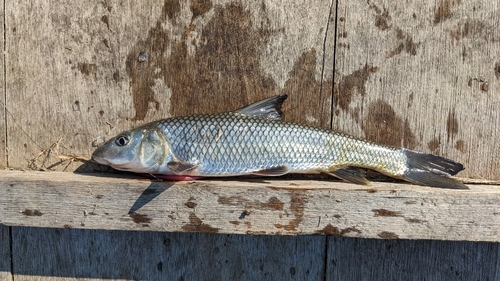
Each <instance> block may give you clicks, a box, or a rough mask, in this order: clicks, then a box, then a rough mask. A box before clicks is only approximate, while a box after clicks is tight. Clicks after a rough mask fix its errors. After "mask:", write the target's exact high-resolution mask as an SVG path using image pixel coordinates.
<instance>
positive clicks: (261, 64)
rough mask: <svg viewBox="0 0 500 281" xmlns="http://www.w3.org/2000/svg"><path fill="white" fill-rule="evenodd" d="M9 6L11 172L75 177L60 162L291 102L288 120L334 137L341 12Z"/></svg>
mask: <svg viewBox="0 0 500 281" xmlns="http://www.w3.org/2000/svg"><path fill="white" fill-rule="evenodd" d="M6 5H7V9H8V10H9V11H11V12H10V13H9V14H8V17H7V21H6V24H7V25H8V26H12V27H15V28H10V29H8V30H7V33H6V36H7V38H8V40H7V54H8V57H9V60H8V61H7V63H8V67H7V70H8V71H7V74H8V79H9V80H8V81H7V96H8V100H9V103H10V104H12V108H11V112H12V114H13V116H14V117H15V118H16V120H17V121H18V123H19V124H20V127H21V128H22V130H21V128H19V127H18V126H11V124H10V123H9V134H8V138H9V140H10V145H9V147H8V153H9V157H10V159H11V161H10V162H9V165H10V167H12V168H16V169H26V168H28V167H29V168H32V169H51V170H67V171H72V170H75V169H76V168H78V167H79V165H78V164H79V163H78V162H71V160H69V159H67V158H65V159H63V160H64V161H62V160H61V159H60V158H59V156H64V155H78V156H84V157H89V156H90V154H91V152H92V151H93V150H94V147H92V142H93V141H94V140H97V139H101V138H109V137H110V136H113V135H116V134H118V133H119V132H121V131H123V130H125V129H129V128H130V127H134V126H137V125H140V124H142V123H144V122H147V121H152V120H156V119H161V118H165V117H168V116H172V115H185V114H193V113H200V112H218V111H223V110H234V109H236V108H238V107H241V106H243V105H245V104H247V103H250V102H253V101H256V100H258V99H260V98H264V97H269V96H271V95H275V94H278V93H281V92H286V93H288V94H289V95H290V101H289V103H288V105H286V106H287V114H286V115H287V118H288V120H297V121H298V120H302V121H304V122H306V123H311V124H316V125H320V126H326V127H329V126H330V111H331V87H332V84H333V78H332V76H333V68H332V65H333V47H334V44H333V42H332V41H333V37H332V34H333V33H334V27H333V23H332V22H331V19H332V18H334V17H332V13H333V10H332V9H333V6H332V1H331V0H322V1H316V2H315V4H314V5H310V3H309V2H308V1H295V2H290V3H288V2H281V3H279V5H277V3H273V2H270V3H268V4H262V3H261V2H254V1H238V0H235V1H229V2H228V1H212V2H211V1H206V2H204V1H202V2H197V1H193V3H191V4H186V5H184V4H183V5H181V4H180V3H179V2H177V1H161V0H156V1H141V2H138V3H136V2H132V1H106V2H105V3H104V4H103V3H101V2H95V1H80V2H78V3H70V2H64V1H57V0H52V1H44V2H39V3H24V2H21V3H17V2H16V3H14V2H8V3H6ZM89 11H92V12H89ZM26 34H29V36H26ZM140 54H144V56H142V55H141V58H139V55H140ZM143 57H144V60H143ZM27 100H29V101H30V102H29V103H26V102H25V101H27ZM27 112H29V114H27ZM23 131H25V132H26V133H24V132H23ZM30 138H31V139H30Z"/></svg>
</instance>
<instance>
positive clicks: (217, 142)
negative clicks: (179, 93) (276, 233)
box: [154, 112, 406, 176]
mask: <svg viewBox="0 0 500 281" xmlns="http://www.w3.org/2000/svg"><path fill="white" fill-rule="evenodd" d="M154 126H158V128H159V130H160V131H161V132H162V133H163V134H164V135H165V138H166V140H167V142H168V143H169V145H170V149H171V153H172V156H173V157H175V158H177V159H181V160H183V161H188V162H194V163H202V165H200V166H199V167H198V168H197V171H198V174H197V175H199V176H210V175H213V174H218V175H221V176H232V175H238V174H242V173H244V174H248V173H252V172H254V171H261V170H266V169H270V168H275V167H280V166H283V165H284V166H287V167H288V168H289V169H290V172H295V173H304V172H315V171H316V172H319V171H334V170H335V169H336V168H339V167H345V166H350V165H354V166H360V167H366V168H375V169H377V168H379V167H380V166H381V165H382V164H381V163H386V162H387V163H390V164H391V165H390V167H388V169H390V170H389V172H390V173H392V174H402V173H403V172H404V169H405V167H406V159H405V157H404V155H403V154H402V153H397V151H396V149H392V148H383V149H380V148H379V149H372V147H373V146H374V144H372V143H369V142H367V141H362V140H359V139H355V138H352V137H349V136H346V135H344V134H338V133H335V132H333V131H331V130H325V129H321V128H316V127H311V126H307V125H301V124H294V123H283V122H281V121H277V120H269V119H263V118H260V117H254V116H251V115H250V116H249V115H244V114H239V113H235V112H228V113H221V114H214V115H194V116H187V117H179V118H170V119H166V120H162V121H159V122H158V123H157V124H155V125H154ZM369 151H371V153H370V152H369ZM363 155H364V156H365V157H362V156H363ZM370 159H376V161H371V160H370ZM167 164H168V163H163V166H165V165H167ZM386 166H387V165H386Z"/></svg>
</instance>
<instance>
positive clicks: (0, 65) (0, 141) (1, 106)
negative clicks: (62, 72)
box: [0, 0, 7, 169]
mask: <svg viewBox="0 0 500 281" xmlns="http://www.w3.org/2000/svg"><path fill="white" fill-rule="evenodd" d="M0 19H2V23H3V22H4V19H5V13H4V0H0ZM0 34H1V36H0V46H1V47H2V50H3V51H5V50H4V49H5V45H4V42H5V40H4V39H5V36H4V34H5V33H4V24H0ZM0 71H1V73H0V169H5V167H7V153H6V151H7V139H6V134H5V130H6V128H7V126H6V123H5V122H6V115H5V101H6V96H5V53H2V54H1V55H0Z"/></svg>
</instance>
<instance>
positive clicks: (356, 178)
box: [324, 167, 370, 185]
mask: <svg viewBox="0 0 500 281" xmlns="http://www.w3.org/2000/svg"><path fill="white" fill-rule="evenodd" d="M324 173H325V174H328V175H331V176H333V177H336V178H339V179H342V180H345V181H347V182H352V183H355V184H362V185H369V184H370V181H369V180H367V179H366V171H365V170H364V169H361V168H356V167H347V168H343V169H339V170H336V171H332V172H324Z"/></svg>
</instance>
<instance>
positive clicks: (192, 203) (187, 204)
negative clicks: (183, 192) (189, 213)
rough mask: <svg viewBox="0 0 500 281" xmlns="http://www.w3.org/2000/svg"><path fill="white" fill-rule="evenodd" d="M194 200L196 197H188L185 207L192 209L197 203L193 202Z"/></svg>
mask: <svg viewBox="0 0 500 281" xmlns="http://www.w3.org/2000/svg"><path fill="white" fill-rule="evenodd" d="M194 200H196V199H195V198H194V197H193V196H191V197H189V200H188V201H187V202H186V203H185V204H184V205H186V207H188V208H191V209H194V208H196V206H197V205H198V204H196V203H195V202H193V201H194Z"/></svg>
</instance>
